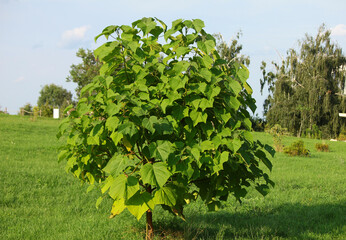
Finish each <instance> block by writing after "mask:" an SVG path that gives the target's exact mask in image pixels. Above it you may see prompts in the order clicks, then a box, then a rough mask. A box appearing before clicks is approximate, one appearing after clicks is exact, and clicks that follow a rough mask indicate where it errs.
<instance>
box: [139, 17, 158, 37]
mask: <svg viewBox="0 0 346 240" xmlns="http://www.w3.org/2000/svg"><path fill="white" fill-rule="evenodd" d="M137 26H138V27H139V28H140V29H141V30H142V32H143V36H145V35H147V34H148V33H149V32H150V31H151V30H153V29H154V28H155V26H156V22H155V21H153V18H142V20H141V21H140V22H138V23H137Z"/></svg>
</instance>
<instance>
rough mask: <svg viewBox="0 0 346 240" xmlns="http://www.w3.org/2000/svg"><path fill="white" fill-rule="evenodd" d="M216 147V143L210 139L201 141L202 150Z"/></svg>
mask: <svg viewBox="0 0 346 240" xmlns="http://www.w3.org/2000/svg"><path fill="white" fill-rule="evenodd" d="M214 148H215V146H214V143H213V142H212V141H210V140H205V141H203V142H202V143H201V152H204V151H207V150H213V149H214Z"/></svg>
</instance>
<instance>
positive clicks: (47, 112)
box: [40, 103, 53, 117]
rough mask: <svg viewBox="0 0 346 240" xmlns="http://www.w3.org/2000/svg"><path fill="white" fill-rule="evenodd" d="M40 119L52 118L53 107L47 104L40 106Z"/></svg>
mask: <svg viewBox="0 0 346 240" xmlns="http://www.w3.org/2000/svg"><path fill="white" fill-rule="evenodd" d="M40 108H41V111H42V117H53V107H52V106H51V105H49V104H48V103H46V104H44V105H42V106H41V107H40Z"/></svg>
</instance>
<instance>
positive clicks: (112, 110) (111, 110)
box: [106, 103, 120, 116]
mask: <svg viewBox="0 0 346 240" xmlns="http://www.w3.org/2000/svg"><path fill="white" fill-rule="evenodd" d="M119 111H120V106H118V105H116V104H115V103H110V104H108V105H107V107H106V112H107V113H108V116H113V115H115V114H117V113H118V112H119Z"/></svg>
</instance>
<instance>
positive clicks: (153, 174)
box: [140, 162, 171, 187]
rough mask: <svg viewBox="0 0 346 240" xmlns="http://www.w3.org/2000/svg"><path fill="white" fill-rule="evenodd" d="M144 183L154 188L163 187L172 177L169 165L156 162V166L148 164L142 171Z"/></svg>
mask: <svg viewBox="0 0 346 240" xmlns="http://www.w3.org/2000/svg"><path fill="white" fill-rule="evenodd" d="M140 173H141V176H142V180H143V183H148V184H150V185H152V186H159V187H162V186H163V185H164V184H165V183H166V182H167V180H168V178H169V177H170V176H171V173H170V172H169V171H168V169H167V164H166V163H163V162H156V163H154V164H151V163H146V164H145V165H144V166H143V167H142V168H141V170H140Z"/></svg>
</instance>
